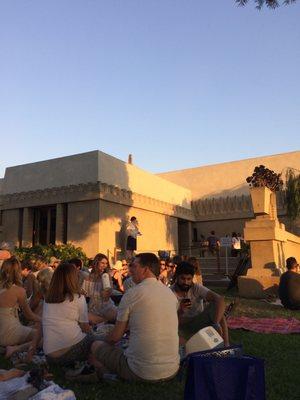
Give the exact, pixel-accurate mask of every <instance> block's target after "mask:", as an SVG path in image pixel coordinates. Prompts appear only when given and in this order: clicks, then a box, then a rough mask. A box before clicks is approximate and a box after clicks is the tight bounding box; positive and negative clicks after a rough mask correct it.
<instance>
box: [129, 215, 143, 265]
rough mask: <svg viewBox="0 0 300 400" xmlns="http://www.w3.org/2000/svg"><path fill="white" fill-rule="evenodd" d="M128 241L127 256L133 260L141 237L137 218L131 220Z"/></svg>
mask: <svg viewBox="0 0 300 400" xmlns="http://www.w3.org/2000/svg"><path fill="white" fill-rule="evenodd" d="M126 233H127V241H126V254H127V258H129V259H130V258H132V257H133V255H134V251H135V250H136V248H137V240H136V239H137V237H138V236H140V235H141V232H140V231H139V223H138V220H137V219H136V217H131V218H130V223H129V224H128V226H127V228H126Z"/></svg>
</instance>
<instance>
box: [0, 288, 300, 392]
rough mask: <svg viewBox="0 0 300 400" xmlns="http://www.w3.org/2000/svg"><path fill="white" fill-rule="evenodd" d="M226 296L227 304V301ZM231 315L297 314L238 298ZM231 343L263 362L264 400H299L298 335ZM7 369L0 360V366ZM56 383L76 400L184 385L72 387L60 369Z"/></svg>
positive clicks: (240, 337)
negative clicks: (265, 392)
mask: <svg viewBox="0 0 300 400" xmlns="http://www.w3.org/2000/svg"><path fill="white" fill-rule="evenodd" d="M231 296H232V295H229V296H228V298H227V301H230V300H231V298H230V297H231ZM234 315H246V316H252V317H275V316H282V317H291V316H293V317H296V318H298V319H300V312H289V311H286V310H284V309H283V308H281V307H277V306H272V305H269V304H267V303H264V302H262V301H258V300H246V299H239V303H238V305H237V307H236V308H235V310H234ZM230 338H231V342H232V343H235V344H242V345H243V348H244V352H245V353H247V354H251V355H254V356H257V357H261V358H264V359H265V360H266V384H267V399H268V400H299V399H300V383H299V376H300V375H299V370H300V335H299V334H298V335H279V334H272V335H267V334H257V333H251V332H246V331H242V330H234V331H230ZM4 366H9V363H7V362H6V361H5V360H4V359H3V358H0V367H4ZM52 372H53V373H54V376H55V381H56V383H58V384H60V385H61V386H65V387H67V388H70V389H72V390H74V392H75V394H76V397H77V399H79V400H81V399H82V400H83V399H86V400H88V399H91V400H92V399H102V398H106V399H115V400H117V399H122V400H127V399H128V400H129V399H130V400H135V399H136V400H144V399H145V400H147V399H149V400H150V399H151V400H152V399H157V400H158V399H159V400H160V399H168V400H179V399H182V398H183V389H184V383H181V382H178V381H177V380H173V381H171V382H167V383H160V384H144V383H141V384H127V383H122V382H111V383H102V382H101V383H100V382H99V383H97V384H89V385H87V384H85V385H83V384H76V383H74V382H66V381H65V380H64V378H63V373H62V371H61V370H59V369H56V370H53V371H52Z"/></svg>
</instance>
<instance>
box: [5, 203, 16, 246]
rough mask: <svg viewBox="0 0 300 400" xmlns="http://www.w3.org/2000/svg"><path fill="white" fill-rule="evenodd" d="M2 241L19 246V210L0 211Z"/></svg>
mask: <svg viewBox="0 0 300 400" xmlns="http://www.w3.org/2000/svg"><path fill="white" fill-rule="evenodd" d="M2 224H3V225H2V228H3V234H2V236H3V237H2V238H3V240H5V241H7V242H10V243H13V244H14V245H16V246H17V245H19V237H18V236H19V210H18V209H14V210H3V211H2Z"/></svg>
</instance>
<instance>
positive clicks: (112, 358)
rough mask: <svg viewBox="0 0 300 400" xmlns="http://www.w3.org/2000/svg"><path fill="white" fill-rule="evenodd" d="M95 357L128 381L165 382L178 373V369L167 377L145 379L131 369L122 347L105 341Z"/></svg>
mask: <svg viewBox="0 0 300 400" xmlns="http://www.w3.org/2000/svg"><path fill="white" fill-rule="evenodd" d="M95 357H96V359H97V360H98V361H100V362H101V364H102V365H103V366H104V367H105V368H107V369H108V370H109V371H110V372H112V373H115V374H117V375H118V376H119V377H120V378H122V379H124V380H126V381H142V382H149V383H154V382H165V381H168V380H170V379H173V378H174V377H175V376H176V375H177V371H176V373H175V374H173V375H172V376H170V377H169V378H165V379H157V380H147V379H143V378H141V377H139V376H137V375H136V374H135V373H134V372H132V371H131V369H130V368H129V365H128V363H127V359H126V357H125V355H124V352H123V350H122V349H120V348H119V347H116V346H112V345H110V344H108V343H105V342H102V343H101V346H99V347H98V349H97V351H96V354H95Z"/></svg>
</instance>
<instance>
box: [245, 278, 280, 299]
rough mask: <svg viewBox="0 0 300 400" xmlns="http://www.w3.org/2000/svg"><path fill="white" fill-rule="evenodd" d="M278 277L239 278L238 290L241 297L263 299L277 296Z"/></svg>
mask: <svg viewBox="0 0 300 400" xmlns="http://www.w3.org/2000/svg"><path fill="white" fill-rule="evenodd" d="M278 285H279V277H278V276H257V277H255V276H252V277H249V276H239V277H238V289H239V295H240V296H241V297H246V298H248V299H263V298H265V297H266V296H267V295H268V294H277V291H278Z"/></svg>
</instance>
